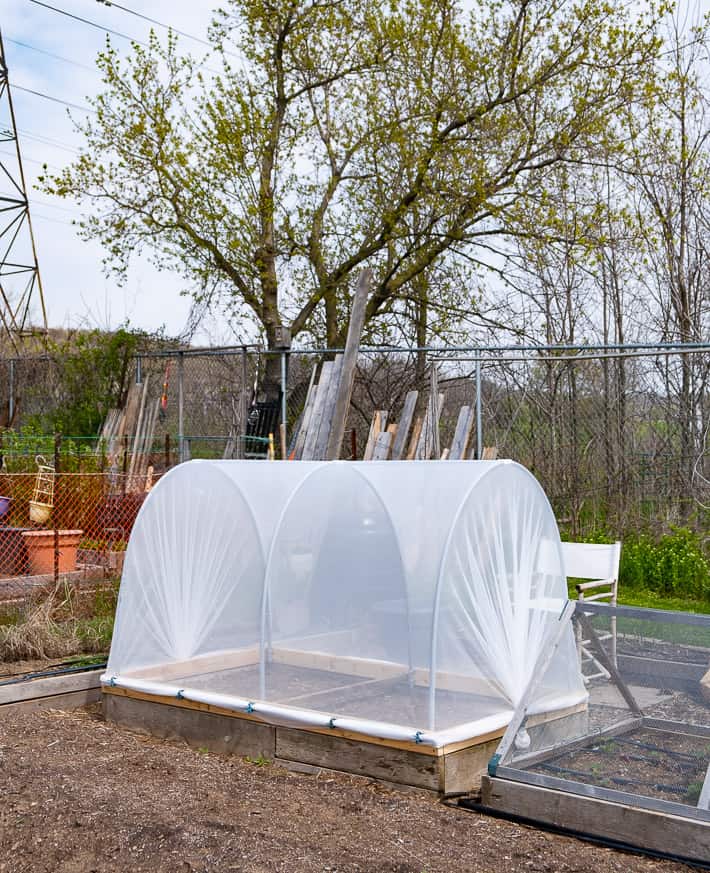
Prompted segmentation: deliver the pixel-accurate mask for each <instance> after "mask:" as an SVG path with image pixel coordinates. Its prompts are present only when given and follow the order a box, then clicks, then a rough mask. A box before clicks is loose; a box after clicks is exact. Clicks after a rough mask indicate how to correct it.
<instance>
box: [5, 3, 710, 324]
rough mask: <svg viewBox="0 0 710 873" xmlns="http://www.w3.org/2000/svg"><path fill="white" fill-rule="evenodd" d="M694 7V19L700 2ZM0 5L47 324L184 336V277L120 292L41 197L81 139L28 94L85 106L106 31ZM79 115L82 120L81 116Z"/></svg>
mask: <svg viewBox="0 0 710 873" xmlns="http://www.w3.org/2000/svg"><path fill="white" fill-rule="evenodd" d="M42 2H46V3H47V4H48V5H51V6H54V7H56V8H58V9H62V10H64V11H65V12H68V13H71V14H73V15H76V16H80V17H81V18H84V19H88V20H90V21H92V22H96V23H97V24H99V25H101V26H102V27H107V28H111V29H113V30H115V31H119V32H121V33H123V34H126V35H128V36H130V37H133V38H135V39H138V40H145V39H146V36H147V34H148V32H149V29H150V27H151V25H150V24H149V23H148V22H147V21H144V20H142V19H140V18H138V17H136V16H135V15H133V14H130V13H128V12H126V11H123V10H121V9H119V8H117V7H115V6H113V7H111V6H106V5H104V4H103V3H101V2H99V0H42ZM122 5H123V6H125V7H129V8H131V9H134V10H136V11H140V13H141V14H143V15H146V16H149V17H151V18H154V19H157V20H158V21H160V22H163V23H166V24H170V25H171V26H173V27H174V28H177V29H179V30H183V31H185V32H187V33H189V34H192V35H194V36H196V37H200V38H202V39H204V38H205V36H206V28H207V26H208V24H209V21H210V10H211V8H212V7H213V5H214V2H213V0H140V2H138V0H122ZM689 5H690V7H691V8H692V9H693V12H694V13H695V15H697V13H698V11H699V10H698V5H697V2H696V0H691V2H690V4H689ZM708 5H710V0H701V2H700V4H699V6H700V8H702V9H704V10H706V9H707V8H708ZM0 8H1V9H2V15H1V17H0V26H1V27H2V33H3V38H4V41H5V51H6V55H7V62H8V67H9V70H10V82H11V84H12V86H13V99H14V105H15V114H16V119H17V126H18V128H19V136H20V142H21V148H22V154H23V160H24V167H25V173H26V177H27V183H28V188H29V196H30V201H31V207H32V215H33V223H34V228H35V236H36V240H37V249H38V257H39V262H40V269H41V273H42V279H43V284H44V290H45V298H46V304H47V310H48V319H49V323H50V326H75V325H78V324H81V323H82V322H88V323H89V324H91V325H94V326H100V327H116V326H118V325H119V324H121V323H122V322H124V321H126V320H127V319H129V320H130V322H131V324H132V325H134V326H136V327H141V328H144V329H147V330H156V329H158V328H160V327H161V326H164V327H165V329H166V330H167V332H168V333H169V334H173V335H174V334H177V333H179V332H181V331H182V329H183V327H184V326H185V322H186V319H187V316H188V313H189V309H190V301H189V299H188V298H187V297H184V296H181V295H180V292H181V291H182V290H184V289H185V287H186V286H185V283H184V281H183V280H182V279H181V277H180V276H178V275H174V274H169V273H159V272H157V271H156V270H155V269H153V268H152V267H151V265H150V264H149V263H148V262H147V260H146V258H145V257H143V258H138V257H137V258H136V259H135V260H134V263H133V266H132V269H131V271H130V274H129V279H128V282H127V284H126V285H125V286H123V287H119V286H118V285H117V283H116V282H115V280H113V279H111V278H106V277H105V276H104V274H103V272H102V269H101V257H102V251H101V247H100V246H98V245H97V244H92V243H86V242H83V241H82V240H80V239H79V238H78V237H77V235H76V232H75V230H74V228H73V227H72V226H71V220H72V218H77V217H78V216H79V214H80V209H79V208H78V207H75V206H72V205H71V204H70V203H68V202H66V201H64V200H61V199H57V198H49V197H48V196H47V195H45V194H42V193H39V192H38V191H37V190H35V185H36V181H37V175H38V174H40V173H41V167H42V164H43V163H45V162H46V163H47V164H48V165H49V166H50V168H51V169H55V170H56V169H59V168H61V167H62V166H63V165H64V164H66V162H67V161H69V160H71V159H72V157H73V156H74V154H75V151H74V150H75V149H76V148H77V146H78V144H79V137H78V136H77V134H76V133H75V132H74V130H73V128H72V123H71V120H70V119H69V118H68V116H67V110H66V106H63V105H61V103H56V102H52V101H50V100H47V99H43V98H42V97H38V96H35V95H33V94H30V93H28V92H27V91H25V90H21V89H22V88H28V89H31V90H34V91H39V92H41V93H42V94H45V95H48V96H50V97H54V98H57V99H58V100H59V101H68V102H71V103H75V104H84V105H85V103H86V97H87V96H88V95H93V94H96V93H97V91H98V90H99V89H100V79H99V76H98V74H97V72H96V71H95V57H96V54H97V52H98V51H99V50H101V49H102V48H103V46H104V40H105V33H104V31H103V30H102V29H100V28H95V27H91V26H89V25H87V24H85V23H82V22H81V21H78V20H75V19H72V18H70V17H68V16H66V15H61V14H58V13H57V12H55V11H52V10H51V9H48V8H46V7H43V6H42V5H41V4H40V2H39V0H0ZM155 29H156V31H157V33H158V34H159V35H161V36H164V35H165V30H163V29H162V28H160V27H156V28H155ZM112 40H113V43H114V45H115V46H116V47H117V48H120V49H127V48H128V42H127V41H126V40H124V39H121V38H119V37H112ZM181 43H182V46H183V48H185V49H189V50H191V51H194V52H196V53H198V54H199V53H200V52H201V51H203V50H204V47H203V46H201V45H199V44H198V43H195V42H193V41H192V40H189V39H184V38H181ZM55 56H59V57H55ZM60 58H63V59H64V60H61V59H60ZM72 111H73V112H74V113H75V114H76V116H77V117H83V116H82V113H81V112H78V111H76V110H72ZM5 123H6V122H5V121H3V124H5ZM10 150H11V145H10V144H8V143H1V144H0V152H2V153H4V157H3V159H4V160H5V159H6V158H5V156H6V155H7V153H8V152H9V151H10ZM209 330H210V333H211V337H210V338H211V339H212V340H215V341H228V339H229V333H228V332H223V333H220V329H219V325H214V324H213V325H210V327H209ZM206 338H207V337H206V336H205V334H202V336H200V337H196V339H197V340H202V341H204V340H205V339H206Z"/></svg>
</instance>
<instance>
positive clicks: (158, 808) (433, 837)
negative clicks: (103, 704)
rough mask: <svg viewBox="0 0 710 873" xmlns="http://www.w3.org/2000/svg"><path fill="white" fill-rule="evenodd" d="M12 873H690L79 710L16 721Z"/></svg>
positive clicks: (10, 773)
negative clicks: (203, 749)
mask: <svg viewBox="0 0 710 873" xmlns="http://www.w3.org/2000/svg"><path fill="white" fill-rule="evenodd" d="M0 717H1V718H2V722H1V723H0V773H1V774H2V783H1V785H0V871H3V873H30V871H31V873H91V871H97V873H104V871H106V873H114V871H121V873H123V871H131V873H144V871H145V873H148V871H150V873H190V871H195V873H222V871H250V873H251V871H254V873H256V871H288V873H292V871H296V873H301V871H303V873H315V871H318V873H326V871H328V873H336V871H338V873H350V871H353V873H355V871H359V873H453V871H475V873H512V871H526V873H529V871H555V873H557V871H560V873H572V871H577V873H582V871H584V873H587V871H594V873H611V871H624V873H631V871H634V873H635V871H639V873H641V871H643V873H650V871H659V873H660V871H663V873H671V871H682V870H687V869H688V868H685V867H683V866H681V865H677V864H671V863H669V862H661V861H653V860H650V859H646V858H641V857H638V856H633V855H626V854H621V853H618V852H614V851H611V850H608V849H603V848H599V847H596V846H592V845H590V844H586V843H583V842H579V841H576V840H573V839H570V838H566V837H559V836H553V835H550V834H546V833H543V832H541V831H536V830H532V829H529V828H524V827H520V826H518V825H515V824H510V823H507V822H503V821H498V820H495V819H492V818H486V817H482V816H478V815H476V814H473V813H470V812H465V811H463V810H457V809H452V808H450V807H448V806H445V805H444V804H442V803H440V802H439V801H438V800H437V799H436V798H434V797H432V796H428V795H426V794H424V793H411V792H410V793H405V792H396V791H392V790H390V789H387V788H384V787H382V786H379V785H377V784H374V783H371V782H369V781H367V780H364V779H361V778H356V777H353V778H349V777H345V776H343V777H333V776H332V775H324V774H321V775H319V776H313V775H303V774H294V773H289V772H287V771H285V770H282V769H280V768H278V767H276V766H273V765H270V764H265V763H264V762H250V761H245V760H240V759H238V758H224V757H221V756H219V755H214V754H206V753H205V754H202V753H200V752H196V751H193V750H191V749H189V748H188V747H187V746H185V745H181V744H177V743H169V742H164V741H160V740H155V739H152V738H148V737H144V736H142V735H139V734H133V733H129V732H127V731H122V730H119V729H117V728H115V727H114V726H112V725H109V724H106V723H105V722H104V721H103V720H102V719H101V716H100V712H99V707H98V705H97V706H95V707H89V708H87V709H86V710H78V711H76V712H69V713H65V712H56V711H49V712H35V713H3V714H2V716H0Z"/></svg>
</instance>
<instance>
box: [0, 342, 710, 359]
mask: <svg viewBox="0 0 710 873" xmlns="http://www.w3.org/2000/svg"><path fill="white" fill-rule="evenodd" d="M343 351H344V349H343V348H341V347H339V346H338V347H330V346H325V347H322V348H300V347H292V348H291V349H267V348H264V347H263V346H262V345H260V344H259V343H248V344H242V345H235V346H204V347H195V348H183V349H144V350H141V351H138V352H137V353H136V354H135V355H134V359H136V360H137V359H150V358H179V357H183V358H200V357H211V356H220V355H227V356H229V355H243V354H244V353H247V354H254V353H256V354H260V355H281V354H284V353H285V354H294V355H332V354H338V353H341V352H343ZM502 352H510V353H519V354H522V353H533V352H534V353H537V354H538V355H540V354H546V353H547V354H552V353H559V352H576V353H577V355H575V356H574V357H571V358H570V360H580V358H579V355H580V354H585V353H598V354H595V355H594V356H595V357H598V356H601V355H604V354H605V353H608V352H641V353H643V354H646V355H652V354H653V353H654V352H657V353H661V352H665V353H668V354H698V353H701V352H710V339H709V340H706V341H703V342H693V343H680V342H665V343H661V342H646V343H556V344H552V345H540V344H534V343H531V344H527V345H526V344H512V345H488V344H480V345H457V346H396V345H391V346H388V345H381V346H361V347H360V353H361V354H363V355H374V354H421V353H425V354H428V355H442V356H444V357H445V356H447V355H460V354H473V355H476V358H474V360H477V359H478V358H479V356H480V355H482V354H488V355H495V354H500V353H502ZM52 360H53V358H52V356H50V355H47V354H46V353H42V354H38V355H24V356H21V357H18V356H10V357H6V358H0V362H5V363H8V364H9V363H15V362H20V361H37V362H39V361H46V362H50V361H52Z"/></svg>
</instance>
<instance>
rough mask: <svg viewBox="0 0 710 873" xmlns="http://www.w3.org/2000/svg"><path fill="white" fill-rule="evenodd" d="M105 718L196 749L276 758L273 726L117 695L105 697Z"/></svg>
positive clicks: (224, 753)
mask: <svg viewBox="0 0 710 873" xmlns="http://www.w3.org/2000/svg"><path fill="white" fill-rule="evenodd" d="M104 715H105V717H106V720H107V721H112V722H114V723H115V724H118V725H121V727H126V728H129V729H130V730H133V731H138V732H140V733H146V734H151V735H152V736H155V737H163V738H164V739H183V740H185V741H186V742H187V743H188V744H189V745H191V746H192V747H193V748H203V747H204V748H207V749H210V750H211V751H213V752H218V753H219V754H223V755H240V756H243V755H252V756H254V757H264V758H268V759H269V760H273V758H274V756H275V742H276V740H275V738H276V729H275V728H274V727H273V725H268V724H262V723H260V722H256V721H250V720H247V719H243V718H230V716H227V715H217V714H215V713H212V712H204V711H200V710H196V709H188V708H185V707H178V706H166V705H165V704H164V703H153V702H151V701H148V700H136V699H135V698H132V697H122V696H120V695H117V694H106V695H104Z"/></svg>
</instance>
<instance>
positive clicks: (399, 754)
mask: <svg viewBox="0 0 710 873" xmlns="http://www.w3.org/2000/svg"><path fill="white" fill-rule="evenodd" d="M276 756H277V757H278V758H280V759H283V760H285V761H295V762H298V763H301V764H311V765H314V766H318V767H327V768H329V769H331V770H340V771H343V772H345V773H357V774H358V775H360V776H372V777H373V778H375V779H386V780H387V781H389V782H396V783H404V784H405V785H416V786H418V787H420V788H429V789H432V790H434V791H437V790H438V789H439V758H437V757H434V756H431V755H420V754H418V753H417V752H410V751H405V750H403V749H392V748H389V749H385V748H383V747H382V746H378V745H374V744H373V743H367V742H365V743H358V742H355V741H353V740H346V739H342V738H341V737H331V736H328V735H327V734H314V733H310V732H306V731H301V730H297V729H294V728H281V727H279V728H277V729H276Z"/></svg>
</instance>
